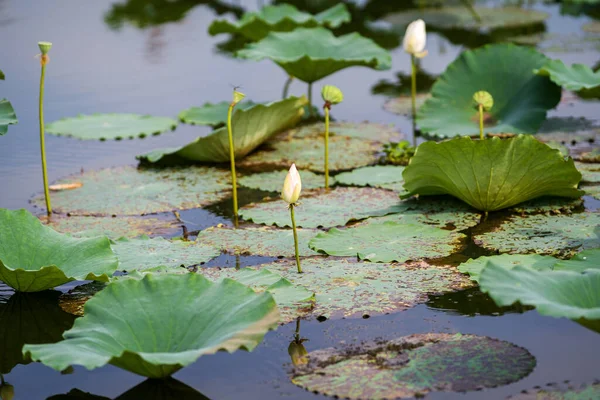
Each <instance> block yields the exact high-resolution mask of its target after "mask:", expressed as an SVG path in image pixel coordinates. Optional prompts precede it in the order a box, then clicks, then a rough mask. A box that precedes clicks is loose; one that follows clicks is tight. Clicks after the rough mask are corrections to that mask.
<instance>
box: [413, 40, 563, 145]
mask: <svg viewBox="0 0 600 400" xmlns="http://www.w3.org/2000/svg"><path fill="white" fill-rule="evenodd" d="M506 60H519V63H518V64H514V63H506V62H505V61H506ZM547 61H548V59H547V58H546V57H545V56H544V55H542V54H540V53H538V52H536V51H535V50H533V49H530V48H526V47H519V46H515V45H513V44H495V45H488V46H485V47H482V48H479V49H476V50H468V51H465V52H464V53H462V54H461V55H460V56H459V57H458V58H457V59H456V60H455V61H453V62H452V64H450V65H449V66H448V68H446V71H445V72H444V73H443V74H442V75H441V76H440V77H439V79H438V80H437V81H436V82H435V84H434V85H433V88H432V89H431V99H429V100H427V101H426V102H425V104H424V105H423V106H422V107H421V108H419V111H418V115H417V124H418V125H419V127H420V128H421V131H423V132H424V133H426V134H429V135H433V136H438V137H452V136H459V135H479V114H478V111H477V110H476V108H475V107H473V94H474V93H475V92H478V91H480V90H485V91H487V92H488V93H490V94H491V95H492V96H493V98H494V107H493V108H492V109H491V110H490V111H489V112H486V114H485V117H484V131H485V132H486V133H504V132H511V133H530V134H533V133H535V132H537V130H538V129H539V128H540V126H541V124H542V122H543V121H544V120H545V119H546V112H547V110H549V109H551V108H554V107H555V106H556V105H557V104H558V102H559V101H560V96H561V89H560V87H559V86H557V85H556V84H554V83H553V82H552V81H550V79H548V78H547V77H545V76H539V75H535V74H534V73H533V70H534V69H537V68H541V67H543V66H544V65H546V63H547ZM490 77H494V79H491V78H490ZM506 82H510V83H511V84H510V85H507V84H506Z"/></svg>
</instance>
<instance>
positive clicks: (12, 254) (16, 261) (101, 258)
mask: <svg viewBox="0 0 600 400" xmlns="http://www.w3.org/2000/svg"><path fill="white" fill-rule="evenodd" d="M116 269H117V257H116V256H115V254H114V253H113V252H112V250H111V249H110V242H109V240H108V239H107V238H106V237H96V238H92V239H78V238H73V237H71V236H69V235H63V234H61V233H58V232H56V231H54V230H53V229H52V228H49V227H47V226H44V225H43V224H42V223H41V222H40V220H38V219H37V218H36V217H34V216H33V215H31V214H30V213H29V212H28V211H26V210H17V211H10V210H6V209H3V208H0V281H2V282H4V283H6V284H7V285H8V286H10V287H12V288H14V289H15V290H17V291H20V292H39V291H42V290H46V289H51V288H53V287H56V286H60V285H62V284H65V283H67V282H70V281H74V280H99V281H104V282H106V281H108V279H109V277H110V276H111V275H112V274H113V272H115V270H116Z"/></svg>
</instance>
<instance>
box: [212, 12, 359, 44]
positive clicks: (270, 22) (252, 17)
mask: <svg viewBox="0 0 600 400" xmlns="http://www.w3.org/2000/svg"><path fill="white" fill-rule="evenodd" d="M349 21H350V13H349V12H348V9H347V8H346V6H345V5H344V4H343V3H339V4H337V5H335V6H333V7H331V8H329V9H327V10H325V11H323V12H320V13H319V14H316V15H311V14H308V13H306V12H303V11H298V9H297V8H296V7H294V6H292V5H290V4H278V5H274V6H266V7H263V8H262V9H261V10H260V11H258V12H248V13H245V14H244V15H243V16H242V18H241V19H240V20H239V21H238V22H230V21H228V20H225V19H218V20H216V21H213V22H212V23H211V24H210V26H209V27H208V33H209V34H211V35H213V36H214V35H218V34H220V33H231V34H239V35H242V36H245V37H247V38H248V39H250V40H252V41H258V40H261V39H263V38H265V37H266V36H267V35H268V34H269V33H271V32H289V31H293V30H294V29H296V28H299V27H305V28H312V27H315V26H322V25H325V26H328V27H330V28H337V27H339V26H340V25H342V24H343V23H345V22H349Z"/></svg>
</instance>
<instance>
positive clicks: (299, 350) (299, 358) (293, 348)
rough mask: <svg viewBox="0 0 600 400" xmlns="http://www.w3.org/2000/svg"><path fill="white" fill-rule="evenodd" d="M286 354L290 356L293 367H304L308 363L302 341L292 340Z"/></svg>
mask: <svg viewBox="0 0 600 400" xmlns="http://www.w3.org/2000/svg"><path fill="white" fill-rule="evenodd" d="M288 354H289V355H290V358H291V359H292V364H294V366H298V365H305V364H307V363H308V357H307V355H308V351H306V348H305V347H304V345H303V344H302V341H296V340H294V341H293V342H292V343H290V345H289V346H288Z"/></svg>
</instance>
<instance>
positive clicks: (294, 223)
mask: <svg viewBox="0 0 600 400" xmlns="http://www.w3.org/2000/svg"><path fill="white" fill-rule="evenodd" d="M294 207H295V205H294V204H290V216H291V217H292V229H293V230H294V249H295V251H296V266H297V267H298V273H299V274H301V273H302V267H301V266H300V253H299V252H298V232H297V231H296V218H295V217H294Z"/></svg>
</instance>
